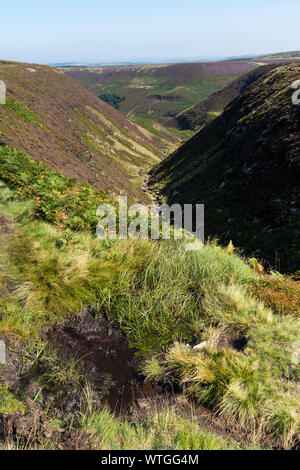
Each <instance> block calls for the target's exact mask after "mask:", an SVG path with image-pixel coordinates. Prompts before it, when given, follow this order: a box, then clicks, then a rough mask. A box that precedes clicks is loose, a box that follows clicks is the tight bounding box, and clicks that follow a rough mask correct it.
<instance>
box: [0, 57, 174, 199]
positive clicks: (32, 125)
mask: <svg viewBox="0 0 300 470" xmlns="http://www.w3.org/2000/svg"><path fill="white" fill-rule="evenodd" d="M0 80H4V81H5V83H6V85H7V103H6V105H4V106H2V105H0V143H1V144H9V145H11V146H12V147H15V148H16V149H18V150H26V151H27V152H28V153H29V154H30V155H32V157H33V158H35V159H37V160H42V161H44V162H45V163H47V164H49V165H50V166H51V167H52V168H54V169H56V170H62V171H63V173H65V174H66V175H67V176H72V177H76V178H77V179H78V180H79V181H81V182H84V183H89V184H91V185H93V186H94V187H97V188H100V189H105V190H112V191H114V192H116V193H120V192H126V194H129V195H131V196H132V197H135V198H142V199H143V198H144V197H145V195H144V192H143V191H142V190H141V186H142V182H141V176H140V175H139V173H140V172H141V169H142V168H146V167H149V166H150V165H153V164H154V163H156V162H158V161H159V158H160V157H161V156H162V155H163V154H164V153H167V152H168V153H169V152H170V150H171V149H174V148H175V145H173V146H172V145H170V142H166V141H165V140H163V139H162V138H160V137H158V136H154V135H153V134H151V133H149V132H147V131H146V130H145V129H144V128H142V127H139V126H138V125H137V124H136V123H134V122H132V121H130V120H129V119H127V118H125V117H124V116H123V115H122V114H120V113H119V112H118V111H117V110H115V109H113V108H112V107H110V106H108V105H107V104H106V103H104V102H103V101H101V100H100V99H98V98H97V97H95V95H93V94H92V93H90V92H89V91H87V90H86V89H84V88H83V87H82V86H81V85H79V84H78V83H77V82H76V81H74V80H72V79H71V78H70V77H68V76H67V75H65V74H64V73H62V72H61V71H59V70H57V69H54V68H51V67H48V66H41V65H30V64H23V63H13V62H4V61H1V62H0Z"/></svg>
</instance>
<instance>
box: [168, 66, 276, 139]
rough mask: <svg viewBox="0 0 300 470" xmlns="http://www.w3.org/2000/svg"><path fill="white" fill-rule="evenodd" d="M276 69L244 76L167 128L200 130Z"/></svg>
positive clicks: (181, 114) (261, 70) (264, 68)
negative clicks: (257, 81) (234, 100)
mask: <svg viewBox="0 0 300 470" xmlns="http://www.w3.org/2000/svg"><path fill="white" fill-rule="evenodd" d="M275 67H276V65H265V66H261V67H259V68H257V69H255V70H253V71H251V72H248V73H246V74H244V75H242V76H241V77H239V78H237V79H236V80H233V82H231V83H229V85H226V86H225V87H224V88H222V89H221V90H219V91H216V92H215V93H212V94H211V95H210V96H209V97H208V98H206V99H204V100H202V101H200V103H197V104H196V105H195V106H192V107H191V108H188V109H186V110H184V111H182V112H181V113H179V114H177V116H175V117H174V118H171V119H169V120H168V121H167V122H166V123H165V124H166V126H169V127H176V128H177V129H180V130H187V129H189V130H193V131H196V130H199V129H200V128H201V127H203V126H204V125H206V124H208V123H209V122H210V121H212V120H213V119H215V118H216V117H217V116H219V115H220V114H221V113H222V112H223V110H224V108H225V106H227V105H228V104H229V103H230V101H232V100H233V99H235V98H236V97H237V96H239V94H240V93H242V92H243V91H245V90H246V88H248V87H249V86H250V85H252V83H254V82H255V81H256V80H258V79H259V78H260V77H262V76H263V75H265V74H266V73H268V72H269V71H270V70H272V69H273V68H275Z"/></svg>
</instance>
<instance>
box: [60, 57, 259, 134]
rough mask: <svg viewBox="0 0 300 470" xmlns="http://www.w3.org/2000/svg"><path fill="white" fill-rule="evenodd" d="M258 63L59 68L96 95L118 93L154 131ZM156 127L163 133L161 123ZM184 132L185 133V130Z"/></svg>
mask: <svg viewBox="0 0 300 470" xmlns="http://www.w3.org/2000/svg"><path fill="white" fill-rule="evenodd" d="M257 66H258V65H257V64H256V63H254V62H252V61H247V60H240V61H224V62H207V63H205V62H202V63H186V64H183V63H179V64H158V65H134V66H119V67H117V66H114V67H66V68H62V69H61V70H63V71H64V72H66V73H67V74H68V75H69V76H70V77H72V78H74V79H75V80H77V81H78V82H79V83H80V84H81V85H83V86H84V87H86V88H88V89H89V90H90V91H92V92H93V93H94V94H95V95H97V96H103V95H105V94H106V95H107V94H109V95H112V96H114V94H115V95H117V96H119V97H121V98H122V101H121V102H120V103H119V106H120V108H119V109H120V111H121V112H122V113H123V114H124V115H126V116H128V117H130V118H132V119H135V120H136V121H137V122H138V123H139V124H141V125H142V126H144V127H146V128H147V129H148V130H150V131H152V132H155V131H157V125H158V123H159V124H160V125H162V124H163V123H164V122H165V121H166V119H168V118H169V117H174V116H176V115H177V114H178V113H179V112H181V111H183V110H185V109H187V108H188V107H190V106H193V105H195V104H196V103H198V102H199V101H200V100H202V99H205V98H207V97H208V96H209V95H210V94H211V93H213V92H215V91H217V90H219V89H221V88H223V87H224V86H226V85H227V84H228V83H230V82H231V81H232V80H234V79H235V78H237V77H238V76H240V75H242V74H244V73H246V72H249V71H251V70H254V69H255V68H256V67H257ZM123 98H124V99H123ZM158 130H159V131H160V132H163V133H166V130H164V129H162V128H161V127H160V128H159V129H158ZM169 132H170V129H169ZM171 135H172V134H171ZM183 135H184V133H183ZM186 135H187V136H188V133H187V134H186Z"/></svg>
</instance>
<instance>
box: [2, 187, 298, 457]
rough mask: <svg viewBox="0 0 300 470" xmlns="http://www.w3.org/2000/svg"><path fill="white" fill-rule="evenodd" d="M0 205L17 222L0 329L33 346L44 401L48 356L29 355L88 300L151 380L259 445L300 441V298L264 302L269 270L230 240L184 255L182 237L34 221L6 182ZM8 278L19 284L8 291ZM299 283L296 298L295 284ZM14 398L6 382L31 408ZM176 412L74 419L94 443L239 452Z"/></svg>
mask: <svg viewBox="0 0 300 470" xmlns="http://www.w3.org/2000/svg"><path fill="white" fill-rule="evenodd" d="M0 200H1V206H0V212H1V214H5V216H6V217H7V218H12V219H13V220H14V221H15V225H14V230H13V231H12V232H6V233H2V234H1V249H0V250H1V265H2V266H3V267H4V266H5V268H2V270H1V283H2V289H1V292H2V297H1V299H0V308H1V312H2V316H1V319H0V332H1V333H2V334H4V335H5V337H6V338H11V339H12V340H13V341H15V342H16V344H17V343H20V341H21V342H22V343H23V346H22V350H23V354H24V360H25V357H26V354H27V353H25V352H26V351H27V350H28V349H29V350H30V351H31V355H30V354H27V357H31V359H30V360H31V361H33V362H32V363H35V362H36V361H38V363H40V364H41V367H40V369H38V370H40V376H39V375H35V380H37V381H39V382H40V385H41V386H42V391H41V392H39V402H40V403H44V401H43V400H44V399H46V397H47V390H49V382H47V381H49V380H50V379H49V376H48V375H46V376H45V374H44V373H43V361H45V359H43V357H42V354H41V352H36V353H34V354H36V355H37V356H35V355H33V358H32V354H33V353H32V351H34V350H35V351H41V347H40V346H38V345H39V342H40V335H41V333H42V332H44V330H45V328H48V327H49V326H50V325H51V324H55V323H57V322H59V321H61V320H62V319H63V318H66V317H67V316H69V315H74V314H75V313H77V312H79V311H80V310H81V308H82V305H92V304H93V305H95V306H96V310H97V312H98V315H100V316H101V315H102V314H103V313H105V315H106V316H107V317H108V318H109V319H110V320H111V321H112V322H113V323H114V324H115V326H117V327H119V328H121V329H122V330H123V332H124V334H125V335H126V337H127V339H128V341H129V343H130V344H131V345H132V346H134V347H135V348H136V349H137V351H138V353H139V355H140V356H141V358H143V359H144V361H145V362H144V366H143V370H144V374H145V375H146V376H147V378H148V380H158V381H161V380H162V379H163V378H164V380H165V381H167V382H171V383H172V382H175V383H177V384H178V385H179V386H181V387H182V389H183V391H184V392H185V393H186V394H187V395H192V396H193V397H194V398H195V399H196V400H197V401H198V402H199V403H201V404H205V405H206V406H208V407H209V408H211V409H212V411H213V412H214V413H216V414H221V415H222V416H223V417H224V419H226V420H227V422H228V423H231V425H232V426H234V425H235V424H236V423H237V424H238V425H239V426H240V427H241V429H243V428H244V429H246V430H247V433H248V439H249V438H250V439H251V441H252V442H253V443H254V442H255V443H258V442H261V443H264V442H266V439H268V441H267V442H268V444H267V445H271V446H279V447H284V448H290V447H291V446H293V445H294V444H295V443H297V442H298V440H299V423H300V421H299V418H300V417H299V409H298V398H297V397H298V395H297V384H298V381H299V370H298V367H297V365H296V364H294V363H293V361H292V354H293V344H294V343H295V341H296V340H298V339H299V331H300V323H299V321H300V317H299V306H298V308H295V305H294V303H293V307H292V308H290V307H289V304H288V305H286V308H285V310H284V311H282V310H278V309H277V307H276V302H273V301H272V297H270V296H268V301H269V307H266V306H265V305H264V304H263V303H262V301H261V300H259V297H260V298H261V297H262V294H263V293H264V292H265V290H264V289H262V285H261V281H263V280H264V277H261V276H260V275H259V274H257V273H256V272H255V271H253V270H252V269H251V268H250V267H249V266H248V265H247V264H246V263H245V261H244V260H242V259H241V258H240V257H239V256H238V255H237V254H235V253H234V251H233V248H232V246H230V247H229V248H228V249H227V250H226V249H225V250H224V249H222V248H220V247H217V246H215V245H207V246H205V247H204V248H203V249H202V250H201V251H199V252H186V251H185V249H184V246H183V245H182V243H181V242H172V241H166V242H161V243H159V242H151V241H140V242H139V241H131V242H128V241H115V242H110V243H106V242H103V241H99V240H97V239H96V238H95V237H94V236H93V235H91V234H88V233H85V232H73V233H71V234H70V233H67V232H61V231H59V230H57V229H56V228H54V227H53V226H51V225H49V224H48V223H46V222H43V221H41V220H34V219H33V218H32V216H31V215H30V214H31V209H32V205H33V201H30V200H28V201H24V202H22V201H20V199H19V197H18V195H17V194H16V193H15V192H14V191H12V190H10V189H9V188H8V187H7V186H5V185H2V186H1V188H0ZM256 267H257V266H256ZM267 280H268V282H269V286H268V292H269V291H270V289H271V290H272V289H273V290H274V296H275V297H276V292H277V290H278V286H277V283H278V278H272V277H268V278H267ZM12 281H13V284H14V288H13V290H11V289H10V290H9V289H8V286H9V285H11V282H12ZM274 282H275V285H274V286H273V283H274ZM286 282H292V281H286V280H285V278H282V286H285V285H286ZM258 285H259V289H258V287H257V286H258ZM294 285H295V287H294V288H295V289H296V290H295V293H294V299H295V300H296V299H298V298H299V295H298V294H299V286H298V285H297V284H296V283H294V284H293V286H294ZM297 289H298V290H297ZM241 338H246V341H245V343H244V346H243V347H242V348H238V347H236V346H234V345H235V344H236V342H237V341H239V340H240V339H241ZM203 340H205V341H207V343H206V347H205V348H204V349H202V350H200V351H194V350H192V349H191V348H188V347H187V346H186V343H187V342H191V341H192V342H195V343H198V342H200V341H203ZM237 344H238V343H237ZM35 345H37V346H35ZM27 360H28V359H27ZM76 369H77V367H76ZM55 370H56V374H58V375H57V377H54V378H52V379H51V380H54V379H55V380H58V377H60V376H62V378H63V379H59V380H63V382H59V383H60V384H61V386H62V383H64V382H68V381H69V380H70V374H71V373H72V374H73V372H72V371H73V368H67V369H66V366H65V365H63V364H60V363H58V364H56V369H55ZM50 383H52V382H50ZM47 385H48V386H47ZM9 393H10V392H9V390H7V389H2V391H1V396H0V402H1V403H2V405H3V403H9V409H12V410H14V409H15V408H16V407H22V406H23V407H24V404H23V403H22V402H21V403H19V402H18V399H20V398H22V395H21V396H20V395H17V396H16V397H15V396H13V395H9ZM44 393H45V395H44ZM5 400H6V401H5ZM3 406H6V405H3ZM174 413H175V414H174ZM176 414H177V411H174V410H170V409H169V410H168V409H165V410H164V411H162V410H160V412H159V413H156V414H155V412H154V414H153V413H152V412H151V413H149V414H148V415H147V416H146V417H144V418H143V419H142V421H141V422H137V423H136V426H135V427H133V426H132V425H130V424H128V423H126V422H125V421H121V422H120V421H117V419H116V418H114V417H112V416H111V415H110V414H109V413H108V412H107V411H105V410H102V411H101V410H99V409H95V408H94V406H93V405H92V402H91V401H90V400H87V406H86V407H83V408H82V413H81V414H80V415H79V416H74V417H73V426H77V427H79V428H81V429H84V430H86V429H88V430H89V431H91V432H92V433H93V436H94V441H93V442H94V446H95V447H98V448H141V447H142V446H144V445H145V447H149V448H162V447H163V448H176V449H178V448H181V449H187V448H189V449H190V448H192V449H193V448H195V449H198V448H203V449H213V448H230V447H231V448H232V447H233V448H234V447H237V445H236V444H234V443H233V442H230V440H229V441H227V442H225V441H224V440H222V439H220V438H217V437H215V436H213V435H212V434H211V433H209V432H207V431H204V430H201V428H200V427H199V424H197V420H196V421H190V420H186V419H184V417H179V416H177V418H176ZM52 418H53V417H52ZM175 421H176V425H175V424H174V422H175ZM61 425H63V426H68V425H69V424H68V423H61ZM149 429H151V432H150V434H149V433H148V430H149ZM145 433H147V436H148V440H145ZM159 442H160V443H159ZM265 445H266V444H265Z"/></svg>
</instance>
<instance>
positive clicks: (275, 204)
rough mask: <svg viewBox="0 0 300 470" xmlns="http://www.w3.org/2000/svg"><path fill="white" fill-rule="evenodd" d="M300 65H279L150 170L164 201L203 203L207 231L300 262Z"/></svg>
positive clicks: (270, 256) (282, 264)
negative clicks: (295, 100)
mask: <svg viewBox="0 0 300 470" xmlns="http://www.w3.org/2000/svg"><path fill="white" fill-rule="evenodd" d="M299 76H300V66H299V65H295V64H294V65H285V66H282V67H278V68H276V69H275V70H273V71H272V72H270V73H269V74H267V75H266V76H264V77H263V78H261V79H260V80H259V81H257V82H256V83H255V84H254V85H252V86H251V87H250V88H248V89H247V90H246V91H245V93H244V94H242V95H241V96H240V97H239V98H237V99H236V100H234V101H233V102H232V103H231V104H230V105H229V106H228V107H227V108H226V109H225V111H224V113H223V114H222V115H221V116H220V117H219V118H217V119H216V120H215V121H213V122H212V123H211V124H210V125H208V126H207V127H205V128H204V129H203V130H202V131H200V132H199V133H198V134H197V135H196V136H195V137H194V138H193V139H191V140H190V141H189V142H187V143H186V144H185V145H183V146H182V147H181V148H180V149H179V150H178V151H176V152H175V153H174V154H172V155H171V156H170V157H168V158H167V159H166V160H165V161H163V162H162V163H161V164H160V165H158V166H157V167H156V168H155V169H154V170H153V172H152V178H151V179H150V184H151V185H152V186H154V187H156V188H159V189H161V191H162V192H163V194H164V195H165V196H166V197H167V199H168V202H170V203H173V202H180V203H183V202H185V203H197V202H199V203H205V208H206V209H205V210H206V235H207V236H208V235H212V236H217V237H220V238H221V239H222V241H224V242H228V241H229V240H230V239H232V240H233V242H234V244H236V245H239V246H241V247H243V248H245V249H246V251H247V252H248V253H254V254H255V255H256V256H258V257H263V258H266V259H267V260H268V261H270V262H271V263H272V264H273V265H274V264H275V265H276V266H277V268H281V269H282V270H285V271H293V270H295V269H298V268H299V261H300V259H299V251H298V250H299V229H300V228H299V214H300V205H299V190H300V188H299V157H300V139H299V130H300V129H299V118H300V106H295V105H293V104H292V98H291V97H292V92H293V91H292V90H291V88H290V86H291V84H292V83H293V82H294V81H295V80H297V79H299Z"/></svg>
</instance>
